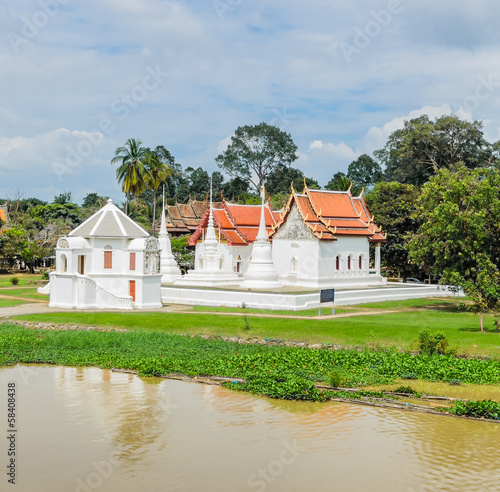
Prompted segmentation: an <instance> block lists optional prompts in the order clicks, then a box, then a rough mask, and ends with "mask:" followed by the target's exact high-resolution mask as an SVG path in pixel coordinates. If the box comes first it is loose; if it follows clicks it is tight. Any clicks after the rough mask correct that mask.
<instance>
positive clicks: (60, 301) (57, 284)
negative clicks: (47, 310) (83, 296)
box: [49, 272, 75, 308]
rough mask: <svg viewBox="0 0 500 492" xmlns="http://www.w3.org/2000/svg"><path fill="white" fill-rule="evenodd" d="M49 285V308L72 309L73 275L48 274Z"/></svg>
mask: <svg viewBox="0 0 500 492" xmlns="http://www.w3.org/2000/svg"><path fill="white" fill-rule="evenodd" d="M50 284H51V288H50V295H49V306H51V307H52V306H57V307H67V308H72V307H74V286H75V276H74V275H72V274H71V273H60V272H52V273H51V274H50ZM54 302H56V304H54Z"/></svg>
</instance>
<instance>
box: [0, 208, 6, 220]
mask: <svg viewBox="0 0 500 492" xmlns="http://www.w3.org/2000/svg"><path fill="white" fill-rule="evenodd" d="M0 219H2V220H3V221H4V222H5V210H4V209H3V208H0Z"/></svg>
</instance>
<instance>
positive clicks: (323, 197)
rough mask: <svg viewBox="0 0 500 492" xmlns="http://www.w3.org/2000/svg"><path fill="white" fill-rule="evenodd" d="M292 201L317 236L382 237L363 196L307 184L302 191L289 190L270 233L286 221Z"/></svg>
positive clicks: (326, 237) (382, 239)
mask: <svg viewBox="0 0 500 492" xmlns="http://www.w3.org/2000/svg"><path fill="white" fill-rule="evenodd" d="M294 203H296V204H297V209H298V210H299V213H300V215H301V216H302V220H303V221H304V224H305V225H306V226H307V227H308V228H309V230H310V231H311V233H312V234H313V235H314V236H316V237H317V238H318V239H320V240H323V241H332V240H333V241H336V240H337V237H338V236H366V237H368V238H369V240H370V241H385V236H384V235H383V234H382V233H381V231H380V228H379V227H378V226H377V225H376V224H374V223H373V220H372V219H371V216H370V213H369V211H368V208H367V206H366V203H365V201H364V199H363V197H353V196H352V195H351V192H350V191H323V190H309V189H308V188H307V187H306V188H305V189H304V193H302V194H298V193H295V192H294V193H293V194H292V196H291V197H290V200H289V201H288V204H287V206H286V209H285V213H284V214H283V217H282V218H281V220H280V221H279V223H278V224H277V225H276V226H275V227H274V228H273V232H272V234H271V236H272V235H273V234H274V233H275V232H276V231H277V230H278V229H279V227H281V225H282V224H284V223H285V222H286V219H287V216H288V214H289V212H290V210H291V208H292V206H293V204H294Z"/></svg>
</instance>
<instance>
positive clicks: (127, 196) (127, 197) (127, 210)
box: [125, 193, 128, 215]
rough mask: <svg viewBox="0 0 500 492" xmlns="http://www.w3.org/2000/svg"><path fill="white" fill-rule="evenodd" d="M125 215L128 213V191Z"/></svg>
mask: <svg viewBox="0 0 500 492" xmlns="http://www.w3.org/2000/svg"><path fill="white" fill-rule="evenodd" d="M125 215H128V193H125Z"/></svg>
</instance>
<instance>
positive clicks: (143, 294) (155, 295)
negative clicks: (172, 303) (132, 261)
mask: <svg viewBox="0 0 500 492" xmlns="http://www.w3.org/2000/svg"><path fill="white" fill-rule="evenodd" d="M135 306H136V307H137V308H139V309H154V308H159V307H161V306H162V303H161V275H148V276H143V277H142V278H141V279H140V280H139V279H138V282H137V283H136V293H135Z"/></svg>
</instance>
